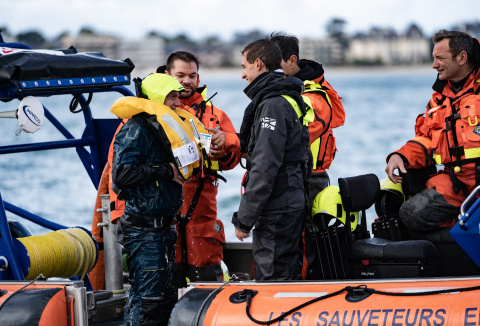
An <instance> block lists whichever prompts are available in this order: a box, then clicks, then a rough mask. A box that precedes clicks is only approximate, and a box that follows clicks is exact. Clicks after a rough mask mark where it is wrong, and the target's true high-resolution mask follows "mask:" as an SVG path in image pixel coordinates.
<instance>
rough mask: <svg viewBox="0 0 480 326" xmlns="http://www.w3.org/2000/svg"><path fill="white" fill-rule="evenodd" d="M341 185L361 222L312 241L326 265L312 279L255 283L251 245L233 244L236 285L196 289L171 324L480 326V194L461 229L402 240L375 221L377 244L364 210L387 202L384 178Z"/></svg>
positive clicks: (230, 261) (230, 254)
mask: <svg viewBox="0 0 480 326" xmlns="http://www.w3.org/2000/svg"><path fill="white" fill-rule="evenodd" d="M338 181H339V185H340V187H339V189H340V196H341V199H342V204H343V205H344V208H345V210H346V211H347V216H350V217H351V218H352V220H351V222H353V220H354V217H356V216H358V215H356V214H351V213H352V212H354V211H359V215H360V216H361V218H360V220H358V221H356V220H355V223H358V226H356V227H355V228H353V227H352V226H351V225H350V223H348V221H349V219H348V218H346V219H343V223H329V222H331V221H326V223H325V226H326V227H325V228H324V229H321V228H318V229H316V230H315V231H313V232H312V233H313V237H314V238H315V239H314V240H315V241H314V242H315V243H316V244H317V248H316V250H317V254H316V257H317V258H319V259H317V260H316V261H311V264H310V265H309V271H308V273H307V280H304V281H290V282H286V281H262V282H261V281H254V280H252V279H251V278H252V275H253V273H252V271H251V268H250V266H251V248H248V247H249V246H250V245H249V244H244V243H235V244H226V246H225V263H226V264H227V266H228V267H229V271H230V273H231V274H232V278H231V279H230V280H228V281H227V282H225V283H223V284H214V283H198V284H194V283H190V285H189V287H188V288H187V289H184V291H182V293H180V294H181V295H182V297H181V299H180V300H179V301H178V303H177V305H176V306H175V308H174V310H173V312H172V315H171V319H170V322H171V325H175V326H180V325H218V326H219V325H318V326H320V325H321V326H327V325H337V326H340V325H341V326H347V325H348V326H352V325H396V326H400V325H480V307H479V305H478V302H477V301H478V298H479V295H480V276H479V275H480V273H479V271H480V270H479V267H478V266H479V265H480V251H479V250H478V244H479V243H480V232H479V225H480V212H479V210H478V207H479V206H480V199H478V200H477V197H478V194H479V193H480V186H479V187H478V188H476V189H475V191H474V192H472V193H471V194H470V196H469V197H468V198H467V199H466V200H465V202H464V203H463V205H462V207H461V210H460V211H461V214H460V219H459V222H458V223H457V225H456V226H455V227H453V228H451V229H443V230H439V231H435V232H431V233H427V234H422V235H421V236H418V235H417V236H418V237H417V239H414V238H413V237H412V236H411V235H410V236H411V239H410V240H401V239H398V238H397V237H398V232H399V230H398V221H393V220H392V221H389V220H384V221H381V220H380V221H378V220H377V221H375V222H374V224H377V225H375V226H372V230H373V232H374V236H373V237H371V236H370V234H369V232H368V231H366V230H365V224H366V218H365V216H366V213H365V210H366V209H367V208H369V207H370V206H371V205H373V203H374V202H375V201H376V200H378V198H379V197H381V195H380V182H379V180H378V179H377V177H376V176H375V175H361V176H355V177H350V178H340V179H339V180H338ZM337 188H338V187H337ZM341 216H342V214H339V215H338V217H337V218H341ZM322 218H327V219H328V218H329V217H327V216H323V217H322ZM335 222H338V221H335ZM379 223H382V224H383V226H382V225H378V224H379ZM395 223H396V224H397V230H394V229H395V228H396V227H395ZM383 227H384V228H385V229H384V230H383V231H382V230H379V229H380V228H383ZM412 238H413V239H412ZM308 278H310V279H308Z"/></svg>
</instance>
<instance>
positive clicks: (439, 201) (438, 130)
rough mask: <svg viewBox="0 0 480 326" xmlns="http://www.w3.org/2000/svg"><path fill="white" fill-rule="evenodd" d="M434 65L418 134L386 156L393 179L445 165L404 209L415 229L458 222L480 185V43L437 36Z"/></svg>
mask: <svg viewBox="0 0 480 326" xmlns="http://www.w3.org/2000/svg"><path fill="white" fill-rule="evenodd" d="M433 42H434V43H435V47H434V49H433V65H432V68H433V69H435V70H436V71H437V72H438V77H437V81H436V82H435V84H434V85H433V90H434V93H433V96H432V98H431V99H430V102H429V103H428V105H427V111H426V113H425V114H423V115H420V116H418V118H417V121H416V124H415V138H413V139H411V140H410V141H409V142H407V144H405V145H404V146H403V147H402V148H400V149H399V150H398V151H396V152H394V153H391V154H390V155H388V157H387V162H388V163H387V167H386V169H385V171H386V172H387V174H388V177H389V178H390V180H392V181H393V182H394V183H398V182H402V181H403V179H402V177H401V176H400V175H396V174H394V172H395V170H399V171H400V172H401V173H406V172H407V170H406V168H409V169H418V168H422V167H425V166H429V165H432V164H438V165H443V166H444V169H443V170H441V171H440V172H438V173H437V174H434V175H433V176H430V178H429V179H428V181H427V183H426V188H425V189H424V190H422V191H421V192H419V193H418V194H416V195H415V196H414V197H412V198H411V199H409V200H407V201H406V202H405V203H404V204H403V205H402V206H401V207H400V218H401V220H402V221H403V223H404V224H405V225H406V226H407V227H408V228H410V229H413V230H417V231H427V230H433V229H439V228H442V227H449V226H453V225H455V223H456V222H457V217H458V214H459V212H460V209H459V207H460V205H461V204H462V202H463V201H464V200H465V198H466V196H467V195H468V194H469V193H470V192H471V191H472V190H473V189H474V187H475V186H476V185H479V184H480V126H479V124H478V116H479V115H480V95H478V94H479V93H480V79H479V78H480V72H479V65H480V45H479V41H478V40H477V39H473V38H472V37H471V36H470V35H468V34H466V33H463V32H458V31H446V30H441V31H439V32H438V33H436V34H435V35H434V36H433Z"/></svg>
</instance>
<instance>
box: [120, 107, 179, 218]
mask: <svg viewBox="0 0 480 326" xmlns="http://www.w3.org/2000/svg"><path fill="white" fill-rule="evenodd" d="M155 125H159V123H158V122H157V121H156V116H152V115H148V114H146V113H142V114H138V115H136V116H134V117H133V118H132V119H129V120H128V121H127V122H126V123H125V125H123V127H122V128H121V129H120V131H119V132H118V134H117V135H116V136H115V142H114V144H113V148H114V154H113V161H112V179H113V180H112V181H113V183H114V184H115V186H116V187H118V188H119V189H121V190H122V192H121V194H120V193H119V194H118V195H119V198H120V197H122V198H120V199H124V200H125V213H126V214H133V215H135V216H136V217H137V218H139V219H143V220H144V221H143V222H146V223H144V224H148V223H147V222H148V220H149V219H152V218H154V217H170V216H173V215H175V213H176V212H177V211H178V210H179V209H180V206H181V204H182V186H181V185H180V184H178V183H176V182H174V181H173V170H172V168H171V166H170V165H169V164H168V162H172V161H173V158H172V157H171V156H172V154H171V152H170V151H169V150H167V149H166V148H165V147H164V146H165V145H163V144H162V140H161V139H160V137H161V135H158V132H156V131H155V130H156V128H155ZM157 127H158V126H157ZM160 128H161V127H160ZM140 222H142V221H140Z"/></svg>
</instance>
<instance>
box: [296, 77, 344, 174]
mask: <svg viewBox="0 0 480 326" xmlns="http://www.w3.org/2000/svg"><path fill="white" fill-rule="evenodd" d="M304 84H305V93H304V94H303V95H302V96H303V98H304V101H305V103H306V104H307V110H308V108H311V109H313V112H314V114H315V117H314V120H313V121H311V122H309V124H308V130H309V133H310V149H311V151H312V156H313V158H314V159H313V171H314V172H324V171H325V169H328V168H329V167H330V165H331V164H332V161H333V159H334V158H335V152H336V151H337V147H336V144H335V137H334V136H333V130H332V129H333V128H337V127H340V126H342V125H343V124H344V122H345V110H344V108H343V104H342V102H341V97H339V96H338V94H337V92H336V91H335V90H334V89H333V87H332V86H331V85H330V84H329V83H328V82H327V81H326V80H325V79H324V77H323V75H322V76H321V77H319V78H317V79H314V80H305V81H304ZM307 115H308V112H307Z"/></svg>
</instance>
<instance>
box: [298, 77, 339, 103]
mask: <svg viewBox="0 0 480 326" xmlns="http://www.w3.org/2000/svg"><path fill="white" fill-rule="evenodd" d="M303 84H304V85H305V93H309V92H322V93H323V94H325V97H326V99H327V102H328V105H330V107H332V102H331V101H330V97H329V96H328V94H327V92H326V91H324V90H323V88H322V85H320V84H317V83H315V82H313V81H311V80H305V81H304V82H303Z"/></svg>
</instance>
